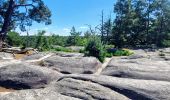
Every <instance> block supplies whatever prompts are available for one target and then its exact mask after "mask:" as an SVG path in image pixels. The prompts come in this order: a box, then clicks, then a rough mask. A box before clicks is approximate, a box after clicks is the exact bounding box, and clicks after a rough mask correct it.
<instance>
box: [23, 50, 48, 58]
mask: <svg viewBox="0 0 170 100" xmlns="http://www.w3.org/2000/svg"><path fill="white" fill-rule="evenodd" d="M48 54H49V53H43V52H40V53H36V54H32V55H28V56H25V57H24V58H23V60H38V59H40V58H42V57H44V56H46V55H48Z"/></svg>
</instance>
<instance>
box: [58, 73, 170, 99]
mask: <svg viewBox="0 0 170 100" xmlns="http://www.w3.org/2000/svg"><path fill="white" fill-rule="evenodd" d="M65 78H73V79H76V80H83V81H90V82H93V83H95V84H99V85H102V86H104V87H107V88H110V89H111V90H113V91H115V92H117V93H119V94H122V95H124V96H126V97H128V98H129V99H132V100H170V95H169V94H170V88H169V87H170V82H165V81H155V80H141V79H128V78H117V77H111V76H102V75H100V76H94V75H68V76H67V77H65ZM62 79H64V77H63V78H62ZM60 80H61V79H60Z"/></svg>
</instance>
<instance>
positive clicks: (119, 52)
mask: <svg viewBox="0 0 170 100" xmlns="http://www.w3.org/2000/svg"><path fill="white" fill-rule="evenodd" d="M132 54H134V53H133V52H132V51H130V50H128V49H117V50H115V51H113V52H110V51H108V52H107V54H106V56H107V57H112V56H130V55H132Z"/></svg>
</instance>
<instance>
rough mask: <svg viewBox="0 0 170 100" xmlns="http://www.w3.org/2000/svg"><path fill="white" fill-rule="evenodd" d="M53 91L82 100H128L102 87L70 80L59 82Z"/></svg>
mask: <svg viewBox="0 0 170 100" xmlns="http://www.w3.org/2000/svg"><path fill="white" fill-rule="evenodd" d="M53 89H56V90H57V91H58V92H59V93H60V94H63V95H66V96H70V97H75V98H79V99H82V100H129V99H128V98H127V97H126V96H124V95H122V94H119V93H117V92H115V91H112V90H111V89H109V88H107V87H104V86H102V85H99V84H96V83H93V82H90V81H84V80H78V79H72V78H63V79H61V80H59V81H58V82H56V83H55V85H54V87H53Z"/></svg>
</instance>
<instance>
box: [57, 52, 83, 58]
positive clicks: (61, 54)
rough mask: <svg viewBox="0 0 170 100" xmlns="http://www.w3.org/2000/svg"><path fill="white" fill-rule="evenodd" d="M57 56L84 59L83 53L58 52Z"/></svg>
mask: <svg viewBox="0 0 170 100" xmlns="http://www.w3.org/2000/svg"><path fill="white" fill-rule="evenodd" d="M56 55H58V56H60V57H83V56H84V54H82V53H66V52H57V53H56Z"/></svg>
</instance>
